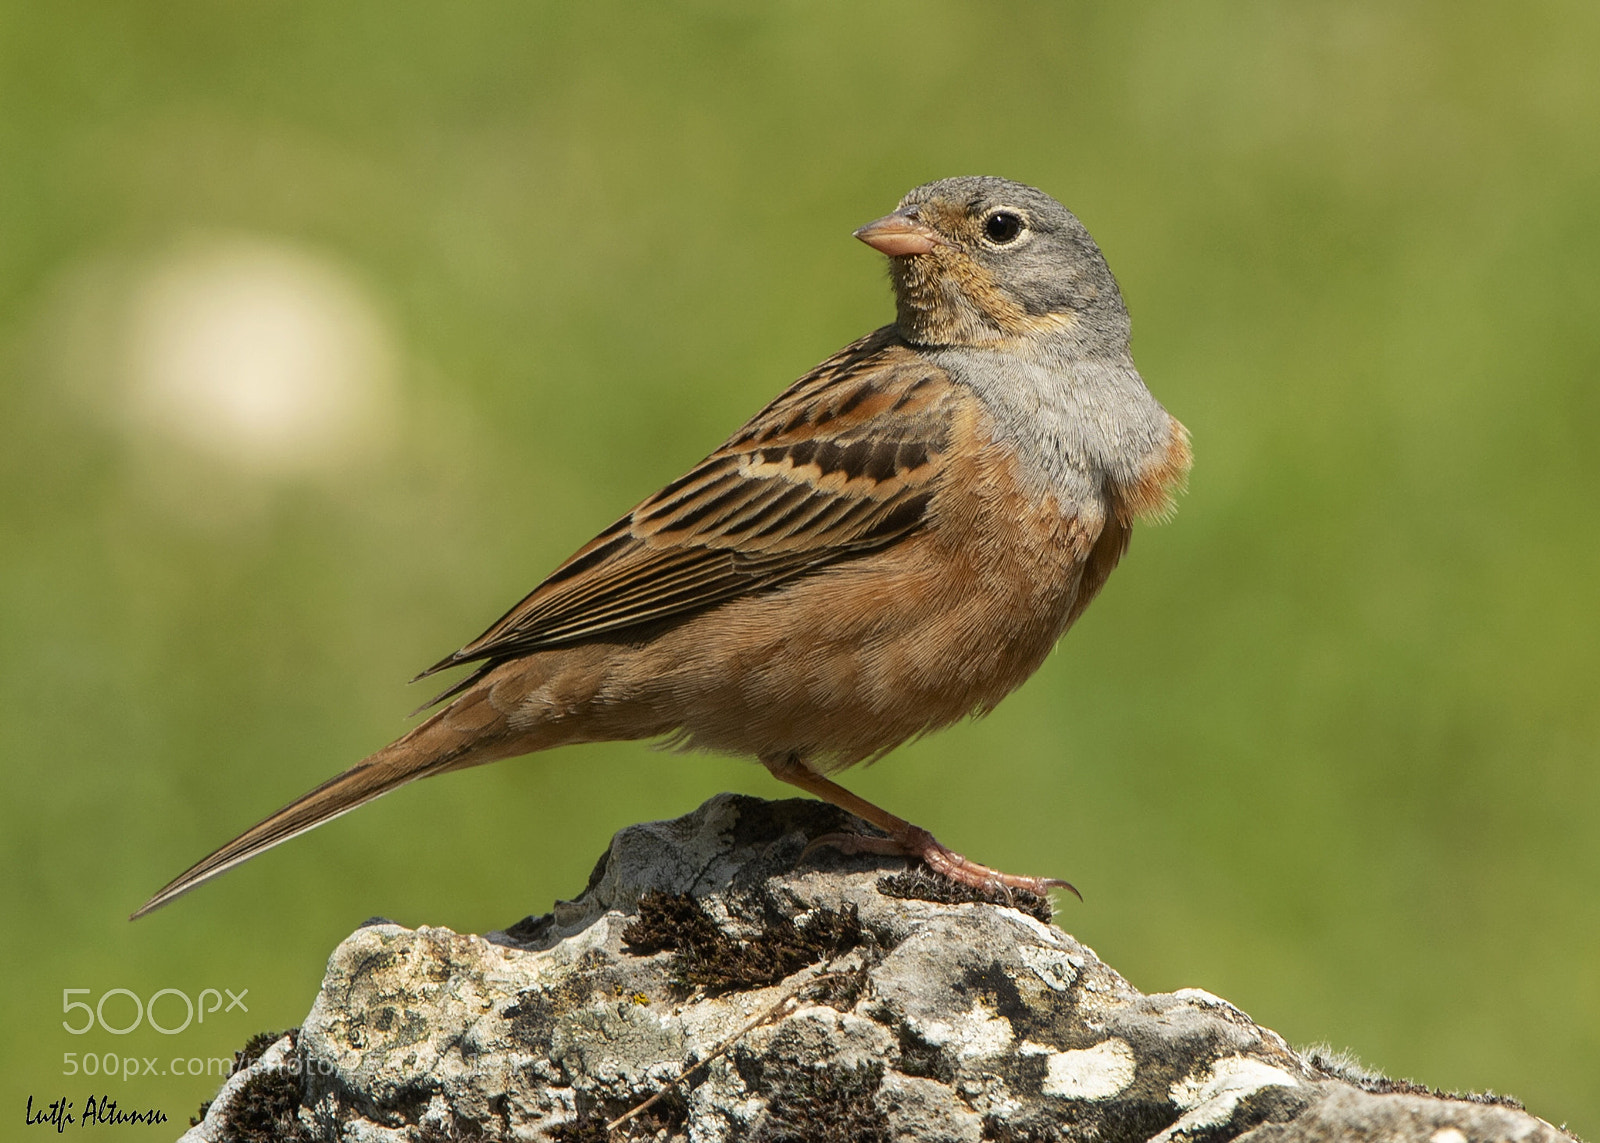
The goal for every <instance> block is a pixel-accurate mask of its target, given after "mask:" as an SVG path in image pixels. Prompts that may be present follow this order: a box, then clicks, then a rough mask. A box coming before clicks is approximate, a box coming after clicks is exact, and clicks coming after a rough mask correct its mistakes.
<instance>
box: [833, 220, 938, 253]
mask: <svg viewBox="0 0 1600 1143" xmlns="http://www.w3.org/2000/svg"><path fill="white" fill-rule="evenodd" d="M856 237H857V238H859V239H861V241H863V242H865V243H866V244H867V245H868V246H870V247H872V248H873V249H874V250H876V251H878V252H879V253H880V254H887V255H888V256H889V257H891V258H903V257H905V256H906V255H907V254H929V253H932V252H933V250H934V249H935V248H936V247H939V246H948V245H950V243H949V242H947V241H946V240H945V239H944V238H943V237H942V236H941V235H940V234H939V232H938V231H937V230H934V229H933V227H931V226H929V225H928V224H927V223H924V222H918V221H917V219H916V216H915V215H912V214H907V213H905V212H904V211H899V210H897V211H895V212H894V213H893V214H886V215H884V216H883V217H882V218H880V219H878V221H876V222H869V223H867V224H866V225H865V226H863V227H862V228H861V229H860V230H858V231H856Z"/></svg>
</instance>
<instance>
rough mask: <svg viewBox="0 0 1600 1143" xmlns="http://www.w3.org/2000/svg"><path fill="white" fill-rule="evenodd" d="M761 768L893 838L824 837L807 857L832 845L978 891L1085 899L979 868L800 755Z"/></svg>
mask: <svg viewBox="0 0 1600 1143" xmlns="http://www.w3.org/2000/svg"><path fill="white" fill-rule="evenodd" d="M761 762H762V765H764V766H766V768H767V769H768V770H769V771H770V772H771V773H772V776H773V777H774V778H776V779H778V781H780V782H787V783H789V785H791V786H798V787H799V788H800V789H802V790H804V791H805V792H806V793H808V794H814V795H816V796H817V797H819V798H821V799H822V800H823V801H825V802H827V803H829V804H830V805H835V806H838V807H839V808H840V809H841V810H845V811H847V812H849V813H852V814H854V815H855V816H856V817H858V818H861V819H862V820H863V821H867V822H871V823H872V824H873V825H875V826H877V827H878V828H879V829H881V830H883V832H884V833H886V834H888V835H889V836H888V837H869V836H868V835H866V834H859V833H830V834H824V835H823V836H822V837H819V838H816V839H814V840H813V841H812V842H811V844H810V845H809V846H807V847H806V850H807V852H810V851H811V850H813V849H816V848H817V847H818V846H824V845H831V846H836V847H838V848H839V849H840V850H842V851H843V852H845V853H884V854H892V855H895V856H902V857H911V858H918V859H920V860H921V861H922V862H923V863H924V864H926V865H927V866H928V868H929V869H931V870H933V871H934V872H935V873H937V874H939V875H941V876H943V877H947V878H949V879H950V880H951V881H956V882H959V883H960V884H962V885H971V886H973V887H974V888H977V889H994V888H1004V889H1026V890H1028V891H1029V892H1032V893H1037V894H1039V895H1040V896H1041V897H1042V896H1044V895H1045V894H1046V893H1048V892H1050V890H1052V889H1065V890H1067V891H1068V892H1070V893H1071V894H1072V895H1073V896H1074V897H1077V898H1079V900H1082V894H1080V893H1079V892H1078V891H1077V890H1076V889H1074V888H1073V887H1072V885H1071V884H1069V883H1068V882H1066V881H1062V880H1059V879H1058V878H1055V877H1022V876H1019V875H1017V874H1015V873H1001V872H1000V871H999V870H998V869H990V868H989V867H988V866H987V865H979V864H978V863H977V862H976V861H972V860H970V859H968V858H965V857H963V856H961V854H959V853H957V852H955V851H954V850H952V849H948V848H946V847H945V846H943V845H941V844H939V841H938V839H937V838H935V837H934V836H933V835H932V834H931V833H929V832H928V831H927V830H925V829H923V828H922V827H920V826H914V825H912V824H911V823H910V822H908V821H906V820H905V819H904V818H900V817H896V816H895V815H894V814H891V813H890V812H889V811H888V810H885V809H880V808H879V807H877V806H875V805H873V804H872V803H871V802H869V801H867V800H866V799H865V798H861V797H858V796H856V795H855V794H852V793H851V792H850V791H849V790H847V789H845V788H844V787H843V786H841V785H839V784H838V783H837V782H833V781H829V780H828V779H827V778H824V777H823V776H822V775H821V774H818V773H817V772H816V771H815V770H813V769H811V767H809V766H807V765H806V764H805V762H804V761H803V760H802V759H801V758H800V757H799V756H798V755H795V754H784V755H781V756H779V757H774V758H763V759H762V760H761Z"/></svg>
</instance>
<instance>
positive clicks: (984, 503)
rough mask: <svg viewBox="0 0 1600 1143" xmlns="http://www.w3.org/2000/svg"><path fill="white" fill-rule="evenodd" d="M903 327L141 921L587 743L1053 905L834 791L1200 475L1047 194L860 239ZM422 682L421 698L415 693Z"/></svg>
mask: <svg viewBox="0 0 1600 1143" xmlns="http://www.w3.org/2000/svg"><path fill="white" fill-rule="evenodd" d="M855 235H856V237H857V238H859V239H861V241H863V242H865V243H866V244H867V245H869V246H871V247H873V248H874V249H876V250H878V251H881V252H882V253H884V254H886V255H888V257H889V273H890V277H891V279H892V281H893V285H894V293H895V302H896V310H897V312H896V317H895V320H894V322H893V323H892V324H890V325H886V326H884V327H883V328H882V329H879V330H877V331H875V332H873V333H870V334H868V335H867V336H865V337H863V338H861V339H860V340H859V341H856V342H854V343H852V344H851V345H848V346H846V347H845V348H844V349H842V350H840V351H839V352H838V353H836V354H834V355H833V356H832V357H830V358H828V360H826V361H824V362H823V363H822V364H821V365H819V366H817V367H816V368H815V369H813V370H812V371H811V372H809V373H807V374H806V375H805V376H804V377H802V378H800V380H798V381H796V382H795V383H794V384H793V385H791V386H790V387H789V388H788V390H786V391H785V392H784V393H783V394H782V395H780V396H779V397H778V398H777V399H776V400H775V401H773V402H772V403H771V404H770V405H768V406H767V407H766V408H764V409H762V410H761V412H759V413H757V414H756V415H755V417H753V418H752V419H751V420H750V421H749V422H748V423H747V424H746V425H745V426H744V427H743V428H741V429H740V430H739V431H738V432H736V433H734V434H733V436H731V437H729V438H728V440H727V441H726V443H724V444H723V445H722V446H721V447H720V448H718V449H717V450H716V451H715V452H713V453H712V454H711V455H710V456H708V457H706V459H705V460H703V461H701V462H700V463H699V464H697V465H695V466H694V467H693V468H692V469H690V471H689V472H688V473H687V474H686V475H684V476H682V477H680V478H679V479H677V480H674V481H673V482H672V483H670V484H668V485H667V486H666V487H665V488H663V489H661V491H659V492H657V493H656V494H655V495H654V496H651V497H650V498H649V499H647V500H645V501H643V502H642V503H641V504H639V506H638V507H636V508H634V509H633V511H631V512H629V513H628V514H627V515H626V516H624V517H622V519H620V520H618V521H617V522H616V523H615V524H613V525H611V526H610V527H609V528H607V529H606V530H605V531H603V532H601V533H600V534H599V535H598V536H596V537H595V538H594V539H593V540H591V541H590V542H589V543H588V544H586V545H585V546H584V547H582V548H580V549H579V550H578V552H577V554H575V555H574V556H572V558H571V559H569V560H567V561H566V562H565V563H564V564H562V565H561V566H560V567H558V568H556V570H555V571H553V572H551V573H550V575H549V577H548V578H547V579H545V581H544V582H543V583H541V584H540V585H539V586H538V587H536V588H535V589H534V590H533V591H532V592H531V593H530V594H529V595H528V596H527V597H526V598H525V599H523V600H522V602H520V603H518V604H517V605H516V606H515V607H513V608H512V609H511V610H510V611H508V612H507V613H506V614H505V615H504V616H503V617H502V618H501V619H499V620H498V621H497V622H496V623H495V624H494V625H493V626H491V627H490V628H489V629H488V630H487V631H485V632H484V633H483V634H482V635H480V636H479V637H478V638H476V639H474V640H473V641H472V642H471V643H468V644H467V645H466V646H465V647H463V648H462V649H461V650H459V651H457V652H455V654H453V655H450V656H448V657H447V658H445V659H443V660H441V661H440V662H438V663H436V664H434V665H433V666H432V667H430V668H429V669H428V670H426V671H424V672H423V675H430V674H433V673H434V672H436V671H442V670H445V669H447V668H450V667H454V666H458V665H463V664H473V665H474V669H473V670H472V671H471V672H470V674H468V675H467V676H466V677H465V678H463V679H462V680H461V681H460V682H458V683H456V684H455V685H454V686H452V687H451V688H450V689H449V690H447V691H445V692H444V693H443V694H442V695H440V696H439V698H438V699H436V700H435V702H442V701H444V700H447V699H448V700H450V701H449V705H447V706H445V707H444V708H443V709H442V710H440V711H439V712H438V713H436V714H434V715H433V716H432V717H431V718H429V719H428V720H427V721H426V722H423V723H422V724H421V725H419V726H417V727H416V729H414V730H412V731H411V732H410V733H409V734H406V735H405V736H403V737H402V738H400V739H398V740H397V741H395V742H393V743H391V744H390V745H388V746H385V747H384V748H383V749H382V750H379V751H378V752H377V753H375V754H373V755H371V756H369V757H368V758H366V759H365V760H363V761H362V762H360V763H359V764H358V765H356V766H355V767H353V768H352V769H349V770H346V771H345V772H344V773H343V774H340V775H339V776H338V777H335V778H333V779H330V780H329V781H327V782H325V783H323V784H322V785H321V786H318V787H317V788H316V789H314V790H312V791H311V792H310V793H308V794H306V795H305V796H304V797H302V798H300V799H299V800H298V801H295V802H293V803H291V804H290V805H288V806H285V807H284V808H283V809H281V810H279V811H278V812H277V813H275V814H273V815H272V816H271V817H269V818H267V819H266V820H265V821H263V822H261V823H260V824H259V825H256V826H253V827H251V828H250V829H248V830H246V831H245V832H244V833H243V834H241V835H240V836H239V837H237V838H235V839H234V840H233V841H230V842H228V844H226V845H224V846H223V847H222V848H221V849H219V850H217V851H216V852H215V853H213V854H211V855H210V856H209V857H207V858H205V859H204V860H202V861H200V862H199V863H198V864H196V865H195V866H193V867H192V868H190V869H188V870H187V871H185V872H184V873H182V874H180V875H179V876H178V877H177V878H176V879H174V880H173V881H172V882H171V884H169V885H167V886H166V887H165V888H164V889H162V890H161V891H160V892H159V893H157V894H156V895H155V896H154V897H152V898H151V899H150V900H149V901H148V902H146V903H145V905H144V906H143V907H142V908H140V909H139V911H138V912H136V913H135V914H134V916H135V917H138V916H141V915H143V914H145V913H148V912H150V911H151V910H152V909H155V908H158V907H159V906H161V905H164V904H166V903H167V902H168V901H171V900H172V899H173V898H174V897H177V896H178V895H179V894H182V893H185V892H187V891H188V890H190V889H193V888H194V887H195V886H197V885H199V884H201V883H202V882H204V881H208V880H210V879H211V878H213V877H215V876H217V875H218V874H220V873H222V872H224V871H226V870H228V869H231V868H232V867H233V866H235V865H238V864H239V863H240V862H242V861H245V860H247V859H248V858H250V857H253V856H255V855H256V854H258V853H260V852H261V851H262V850H264V849H267V848H269V847H271V846H274V845H277V844H278V843H279V842H282V841H287V840H288V839H289V838H291V837H294V836H295V835H296V834H300V833H304V832H305V831H306V830H309V829H311V828H312V827H314V826H317V825H320V824H321V823H323V822H325V821H327V820H328V819H330V818H333V817H336V816H338V815H339V814H342V813H346V812H348V811H349V810H353V809H355V808H356V807H357V806H359V805H361V804H363V803H364V802H369V801H371V800H372V799H373V798H376V797H377V796H378V795H380V794H383V793H387V792H388V791H389V790H392V789H394V788H395V787H396V786H400V785H404V784H405V783H407V782H410V781H412V780H414V779H417V778H426V777H429V776H431V775H434V774H442V773H444V772H446V771H449V770H460V769H464V768H465V767H468V766H477V765H479V764H481V763H484V762H493V761H495V760H496V759H500V758H509V757H512V756H514V755H518V754H528V753H532V752H533V751H536V750H547V749H549V748H551V747H553V746H564V745H567V744H569V743H576V742H604V741H613V740H618V739H639V738H664V739H665V740H666V741H667V742H668V743H669V744H671V745H674V746H677V747H681V748H693V749H700V750H712V751H719V752H723V753H728V754H740V755H747V756H753V757H755V758H758V759H760V760H761V762H762V764H763V765H765V766H766V767H767V769H768V770H770V771H771V772H772V775H773V777H775V778H777V779H778V780H780V781H783V782H788V783H790V784H791V785H794V786H798V787H799V788H800V789H802V790H806V791H809V792H810V793H812V794H815V795H816V796H818V797H820V798H823V799H825V800H826V801H829V802H832V803H833V804H834V805H837V806H840V807H842V808H844V809H846V810H848V811H850V812H851V813H853V814H856V815H857V816H859V817H861V818H863V819H865V820H866V821H868V822H870V823H871V824H872V825H874V826H876V827H878V828H879V829H881V830H882V831H883V832H884V834H885V835H887V836H884V837H876V836H865V835H855V834H850V835H834V836H830V837H829V838H828V839H826V840H827V841H828V842H830V843H833V844H837V845H839V846H841V847H842V848H845V849H847V850H852V851H860V850H869V851H873V852H887V853H899V854H905V855H907V856H910V857H912V858H920V859H921V860H923V861H924V862H926V863H927V865H928V866H930V867H931V868H932V869H933V870H935V871H937V872H938V873H941V874H943V875H945V876H947V877H950V878H952V879H954V880H957V881H961V882H965V883H968V884H973V885H1002V886H1006V887H1011V888H1024V889H1030V890H1033V891H1036V892H1044V891H1047V890H1049V889H1050V888H1053V887H1058V886H1066V882H1063V881H1057V880H1054V879H1052V878H1039V877H1020V876H1014V875H1011V874H1005V873H1000V872H998V871H996V870H993V869H990V868H988V867H986V866H983V865H979V864H977V863H976V862H973V861H969V860H968V859H966V858H964V857H962V856H961V855H960V854H957V853H954V852H952V851H951V850H949V849H947V848H945V847H944V846H942V845H940V844H939V843H938V842H937V841H935V840H934V838H933V837H932V835H930V834H929V833H928V832H927V831H926V830H923V829H919V828H918V827H916V826H913V825H912V824H910V823H909V822H907V821H905V820H903V819H901V818H898V817H896V816H894V815H893V814H890V813H888V812H886V811H884V810H882V809H879V808H878V807H877V806H875V805H872V804H871V803H870V802H867V801H865V800H863V799H861V798H859V797H856V796H855V795H854V794H852V793H850V792H849V791H848V790H846V789H844V788H843V787H842V786H839V785H838V784H836V783H835V782H833V781H832V780H831V779H829V778H828V777H827V775H828V774H831V773H833V772H835V771H838V770H842V769H844V768H845V767H847V766H852V765H855V764H856V763H858V762H863V761H867V760H869V759H875V758H877V757H879V756H880V755H882V754H884V753H885V752H887V751H889V750H891V749H892V748H894V747H895V746H897V745H899V744H900V743H902V742H905V741H906V740H907V739H910V738H915V737H916V736H918V735H920V734H923V733H925V732H927V731H930V730H933V729H936V728H938V727H942V726H946V725H948V724H950V723H952V722H955V721H957V720H959V719H961V718H962V717H964V716H967V715H971V714H983V713H986V712H988V711H989V710H990V709H992V708H993V707H994V706H995V704H997V703H998V702H999V701H1000V700H1001V699H1002V698H1004V697H1005V696H1006V695H1007V694H1008V693H1009V692H1010V691H1012V690H1013V689H1015V688H1016V687H1017V686H1018V685H1019V684H1021V683H1022V681H1023V680H1024V679H1026V678H1027V677H1028V676H1029V675H1031V674H1032V673H1033V672H1034V671H1035V670H1036V669H1037V668H1038V666H1039V665H1040V663H1042V662H1043V661H1044V658H1045V656H1046V655H1047V654H1048V653H1049V651H1050V649H1051V648H1052V647H1053V646H1054V645H1055V642H1056V640H1057V639H1059V638H1060V636H1061V634H1062V633H1063V632H1064V631H1066V629H1067V628H1068V627H1070V626H1071V625H1072V622H1073V620H1075V619H1077V617H1078V616H1079V615H1080V614H1082V612H1083V609H1084V608H1085V607H1087V606H1088V605H1089V601H1090V600H1092V599H1093V598H1094V596H1095V593H1096V592H1098V591H1099V590H1100V587H1101V585H1103V584H1104V583H1105V581H1106V577H1107V576H1108V575H1110V574H1111V569H1112V568H1114V567H1115V566H1116V565H1117V561H1118V560H1119V559H1121V557H1122V554H1123V552H1124V551H1126V550H1127V547H1128V536H1129V532H1130V529H1131V527H1132V524H1133V521H1134V519H1135V517H1150V516H1157V517H1159V516H1161V515H1162V514H1164V513H1166V512H1167V511H1168V510H1169V509H1170V507H1171V505H1172V497H1173V495H1174V493H1175V492H1176V491H1177V490H1178V489H1179V488H1180V487H1181V485H1182V483H1183V481H1184V478H1185V475H1186V473H1187V472H1188V468H1189V459H1190V453H1189V443H1188V433H1187V432H1186V431H1185V430H1184V428H1183V426H1182V425H1180V424H1179V423H1178V422H1177V421H1176V420H1175V419H1174V418H1173V417H1171V416H1170V415H1168V413H1167V412H1166V410H1165V409H1163V408H1162V407H1161V405H1160V404H1158V403H1157V402H1156V400H1155V398H1154V397H1152V396H1151V395H1150V392H1149V390H1148V389H1146V388H1145V385H1144V381H1143V380H1142V379H1141V378H1140V376H1139V372H1138V370H1137V369H1135V368H1134V364H1133V358H1132V357H1131V356H1130V354H1129V349H1128V313H1127V310H1126V309H1125V308H1124V306H1123V303H1122V295H1121V293H1120V292H1119V290H1118V289H1117V283H1116V279H1114V278H1113V277H1112V276H1111V271H1110V269H1109V268H1108V267H1107V266H1106V261H1105V258H1104V257H1103V256H1102V255H1101V253H1100V248H1099V247H1098V246H1096V245H1095V242H1094V240H1093V239H1092V238H1090V237H1089V233H1088V231H1087V230H1085V229H1084V227H1083V224H1082V223H1080V222H1079V221H1078V219H1077V218H1076V217H1075V216H1074V215H1072V214H1071V213H1070V212H1069V211H1067V210H1066V209H1065V208H1064V207H1062V206H1061V204H1060V203H1058V202H1056V201H1055V199H1053V198H1051V197H1050V196H1049V195H1047V194H1044V193H1043V192H1042V191H1038V190H1035V189H1033V188H1032V187H1028V186H1023V185H1022V184H1020V183H1015V182H1010V181H1008V180H1005V179H999V178H976V177H974V178H952V179H943V180H941V181H939V182H934V183H929V184H927V185H926V186H922V187H918V188H917V189H915V190H913V191H911V192H910V193H909V194H908V195H906V196H905V198H904V199H903V200H902V201H901V202H900V205H899V206H898V207H897V208H896V209H895V211H894V212H893V213H892V214H889V215H887V216H885V217H883V218H880V219H878V220H877V221H876V222H872V223H869V224H868V225H866V226H864V227H862V228H861V229H860V230H858V231H856V232H855ZM418 677H419V678H420V677H422V676H418Z"/></svg>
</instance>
